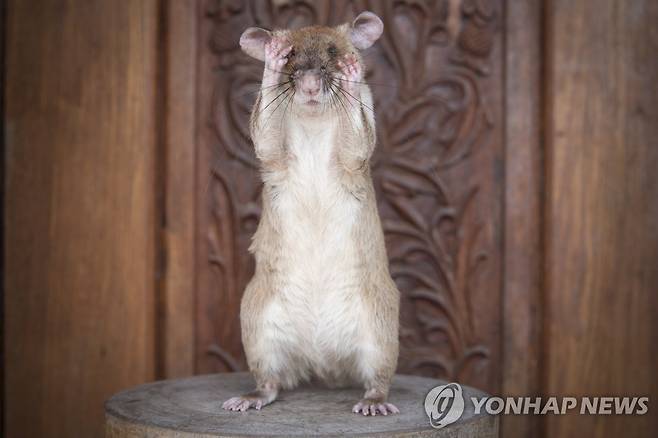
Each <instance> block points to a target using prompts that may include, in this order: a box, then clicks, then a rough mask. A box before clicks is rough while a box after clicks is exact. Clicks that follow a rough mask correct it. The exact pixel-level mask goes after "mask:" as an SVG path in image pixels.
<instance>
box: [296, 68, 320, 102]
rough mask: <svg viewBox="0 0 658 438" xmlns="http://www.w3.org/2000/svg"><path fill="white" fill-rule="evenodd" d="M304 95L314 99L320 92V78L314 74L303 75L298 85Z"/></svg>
mask: <svg viewBox="0 0 658 438" xmlns="http://www.w3.org/2000/svg"><path fill="white" fill-rule="evenodd" d="M299 87H300V88H301V89H302V92H304V94H306V95H308V96H311V97H314V96H316V95H317V94H318V93H319V92H320V76H319V75H318V74H317V73H315V72H307V73H305V74H304V75H303V76H302V78H301V80H300V83H299Z"/></svg>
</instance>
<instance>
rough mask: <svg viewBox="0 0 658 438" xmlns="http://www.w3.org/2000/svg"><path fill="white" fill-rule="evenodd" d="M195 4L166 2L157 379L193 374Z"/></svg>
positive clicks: (186, 0) (185, 0) (176, 0)
mask: <svg viewBox="0 0 658 438" xmlns="http://www.w3.org/2000/svg"><path fill="white" fill-rule="evenodd" d="M197 10H198V2H197V1H196V0H168V1H167V2H166V10H165V17H166V23H167V26H166V29H165V31H164V34H165V41H164V42H163V45H164V48H165V62H164V66H163V68H164V71H163V72H161V73H162V74H163V75H164V77H165V83H166V89H165V98H164V99H165V108H164V111H165V175H164V179H165V181H164V185H165V187H164V196H165V224H164V236H163V238H164V246H165V248H164V250H165V251H166V260H165V265H166V266H165V270H166V272H165V275H164V278H163V283H162V290H161V293H162V294H163V303H162V304H163V305H162V307H161V309H160V311H161V314H160V317H161V318H162V319H161V325H160V328H161V338H160V342H161V345H160V349H161V352H162V355H161V357H160V358H159V361H161V363H160V364H159V366H160V367H161V370H162V371H161V372H162V377H165V378H174V377H182V376H189V375H192V374H193V373H194V292H195V290H196V281H195V280H196V276H195V270H194V269H195V255H194V251H195V250H194V244H195V215H196V211H195V209H196V204H195V201H196V193H195V191H196V190H197V187H196V184H195V171H196V149H195V148H196V119H195V116H196V67H197V64H196V62H197V59H196V53H197V34H196V31H197V30H196V26H197V19H198V17H197Z"/></svg>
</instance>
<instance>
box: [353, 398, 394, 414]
mask: <svg viewBox="0 0 658 438" xmlns="http://www.w3.org/2000/svg"><path fill="white" fill-rule="evenodd" d="M352 412H354V413H355V414H363V415H388V414H399V413H400V410H399V409H398V408H397V407H396V406H395V405H394V404H393V403H387V402H384V401H382V400H379V399H372V398H364V399H362V400H361V401H360V402H358V403H357V404H355V405H354V407H353V408H352Z"/></svg>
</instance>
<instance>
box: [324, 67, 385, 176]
mask: <svg viewBox="0 0 658 438" xmlns="http://www.w3.org/2000/svg"><path fill="white" fill-rule="evenodd" d="M337 65H338V68H339V70H340V73H339V74H338V75H337V77H336V79H335V80H334V82H333V83H332V84H331V85H330V89H331V91H332V93H333V94H334V96H335V97H334V99H335V101H336V102H337V104H336V108H337V109H338V114H339V116H340V118H339V120H340V123H341V130H340V132H341V134H340V135H341V139H340V142H339V144H340V145H341V147H340V149H339V151H338V157H339V160H340V162H341V164H342V165H343V167H344V168H345V169H346V170H347V171H348V172H359V171H362V170H363V169H364V168H365V165H366V164H367V161H368V159H369V158H370V156H371V155H372V152H373V150H374V148H375V140H376V139H375V118H374V114H373V107H372V94H371V93H370V89H369V88H368V86H367V85H365V84H364V83H363V82H362V81H363V67H362V66H361V64H360V63H359V61H358V59H357V58H356V57H355V56H354V55H347V56H346V57H345V58H344V59H343V60H341V61H338V63H337Z"/></svg>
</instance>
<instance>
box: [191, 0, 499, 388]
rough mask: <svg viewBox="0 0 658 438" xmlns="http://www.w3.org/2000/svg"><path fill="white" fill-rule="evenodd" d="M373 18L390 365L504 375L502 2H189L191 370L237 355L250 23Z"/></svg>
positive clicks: (249, 226)
mask: <svg viewBox="0 0 658 438" xmlns="http://www.w3.org/2000/svg"><path fill="white" fill-rule="evenodd" d="M365 9H368V10H372V11H373V12H375V13H377V14H378V15H379V16H380V17H381V18H382V20H383V21H384V26H385V31H384V35H383V37H382V39H381V40H380V41H379V42H378V43H377V44H376V45H375V46H374V47H373V48H371V49H369V51H367V52H366V54H365V60H366V63H367V66H368V74H367V80H368V81H369V82H370V84H371V88H372V89H373V93H374V96H375V110H376V116H377V131H378V146H377V152H376V154H375V157H374V159H373V163H372V165H373V169H374V178H375V184H376V188H377V194H378V203H379V207H380V212H381V215H382V218H383V224H384V228H385V233H386V240H387V247H388V251H389V258H390V263H391V273H392V275H393V277H394V279H395V281H396V283H397V284H398V287H399V288H400V290H401V292H402V310H401V323H402V325H401V333H400V336H401V352H400V361H399V370H400V371H401V372H405V373H413V374H424V375H431V376H438V377H443V378H449V379H459V380H460V381H463V382H465V383H469V384H473V385H476V386H480V387H482V388H486V389H488V390H490V391H495V390H497V388H498V387H499V369H498V363H499V355H500V351H499V350H500V349H499V345H500V336H501V314H500V307H501V306H500V302H501V258H502V247H501V245H502V243H501V238H502V236H501V234H502V232H501V213H502V184H503V181H502V179H503V176H502V175H503V174H502V170H503V169H502V130H501V129H502V128H501V126H502V107H501V89H502V84H503V82H502V68H501V67H502V57H501V40H502V39H501V35H500V32H499V27H500V20H501V15H502V12H501V11H502V5H501V4H500V1H493V0H492V1H485V0H479V1H476V0H454V1H453V0H451V1H448V0H444V1H426V2H425V1H411V0H409V1H403V0H399V1H390V2H388V1H387V2H368V1H345V2H328V1H327V2H322V1H281V0H279V1H269V2H265V1H256V0H254V1H247V2H242V1H206V2H203V3H202V8H201V11H200V16H199V19H200V29H201V31H200V38H201V39H202V41H201V43H200V45H199V50H200V53H199V59H200V61H199V73H198V81H199V84H198V110H197V112H198V119H199V120H200V123H201V126H200V128H201V134H200V138H199V150H198V157H199V160H198V163H199V168H198V169H197V174H198V181H197V185H198V193H199V195H198V196H199V199H198V202H197V205H198V206H199V207H198V211H197V227H198V233H197V240H198V241H197V259H198V260H199V263H198V266H197V279H198V280H197V307H196V308H197V334H196V342H197V344H196V348H197V353H196V371H197V372H211V371H220V370H236V369H243V368H244V367H245V362H244V356H243V352H242V346H241V342H240V329H239V303H240V298H241V295H242V291H243V288H244V286H245V284H246V283H247V281H248V280H249V278H250V276H251V274H252V272H253V268H254V262H253V259H252V257H251V256H250V255H249V254H248V252H247V247H248V246H249V243H250V239H251V236H252V234H253V233H254V231H255V228H256V225H257V222H258V218H259V214H260V189H261V184H260V181H259V178H258V173H257V170H256V165H257V164H256V161H255V157H254V153H253V147H252V145H251V143H250V140H249V135H248V128H247V120H248V114H249V111H250V108H251V105H252V103H253V101H254V99H255V94H254V91H255V90H257V89H258V86H259V81H260V78H261V75H262V68H263V67H262V64H261V63H258V62H256V61H254V60H252V59H250V58H248V57H247V56H246V55H243V54H242V53H241V52H240V50H239V46H238V39H239V36H240V34H241V32H242V30H244V29H245V28H246V27H249V26H254V25H256V26H261V27H265V28H277V27H278V28H281V27H285V28H289V27H299V26H303V25H307V24H311V23H320V24H329V25H334V24H338V23H342V22H346V21H351V19H352V18H353V17H354V16H355V15H356V13H358V12H360V11H362V10H365Z"/></svg>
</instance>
